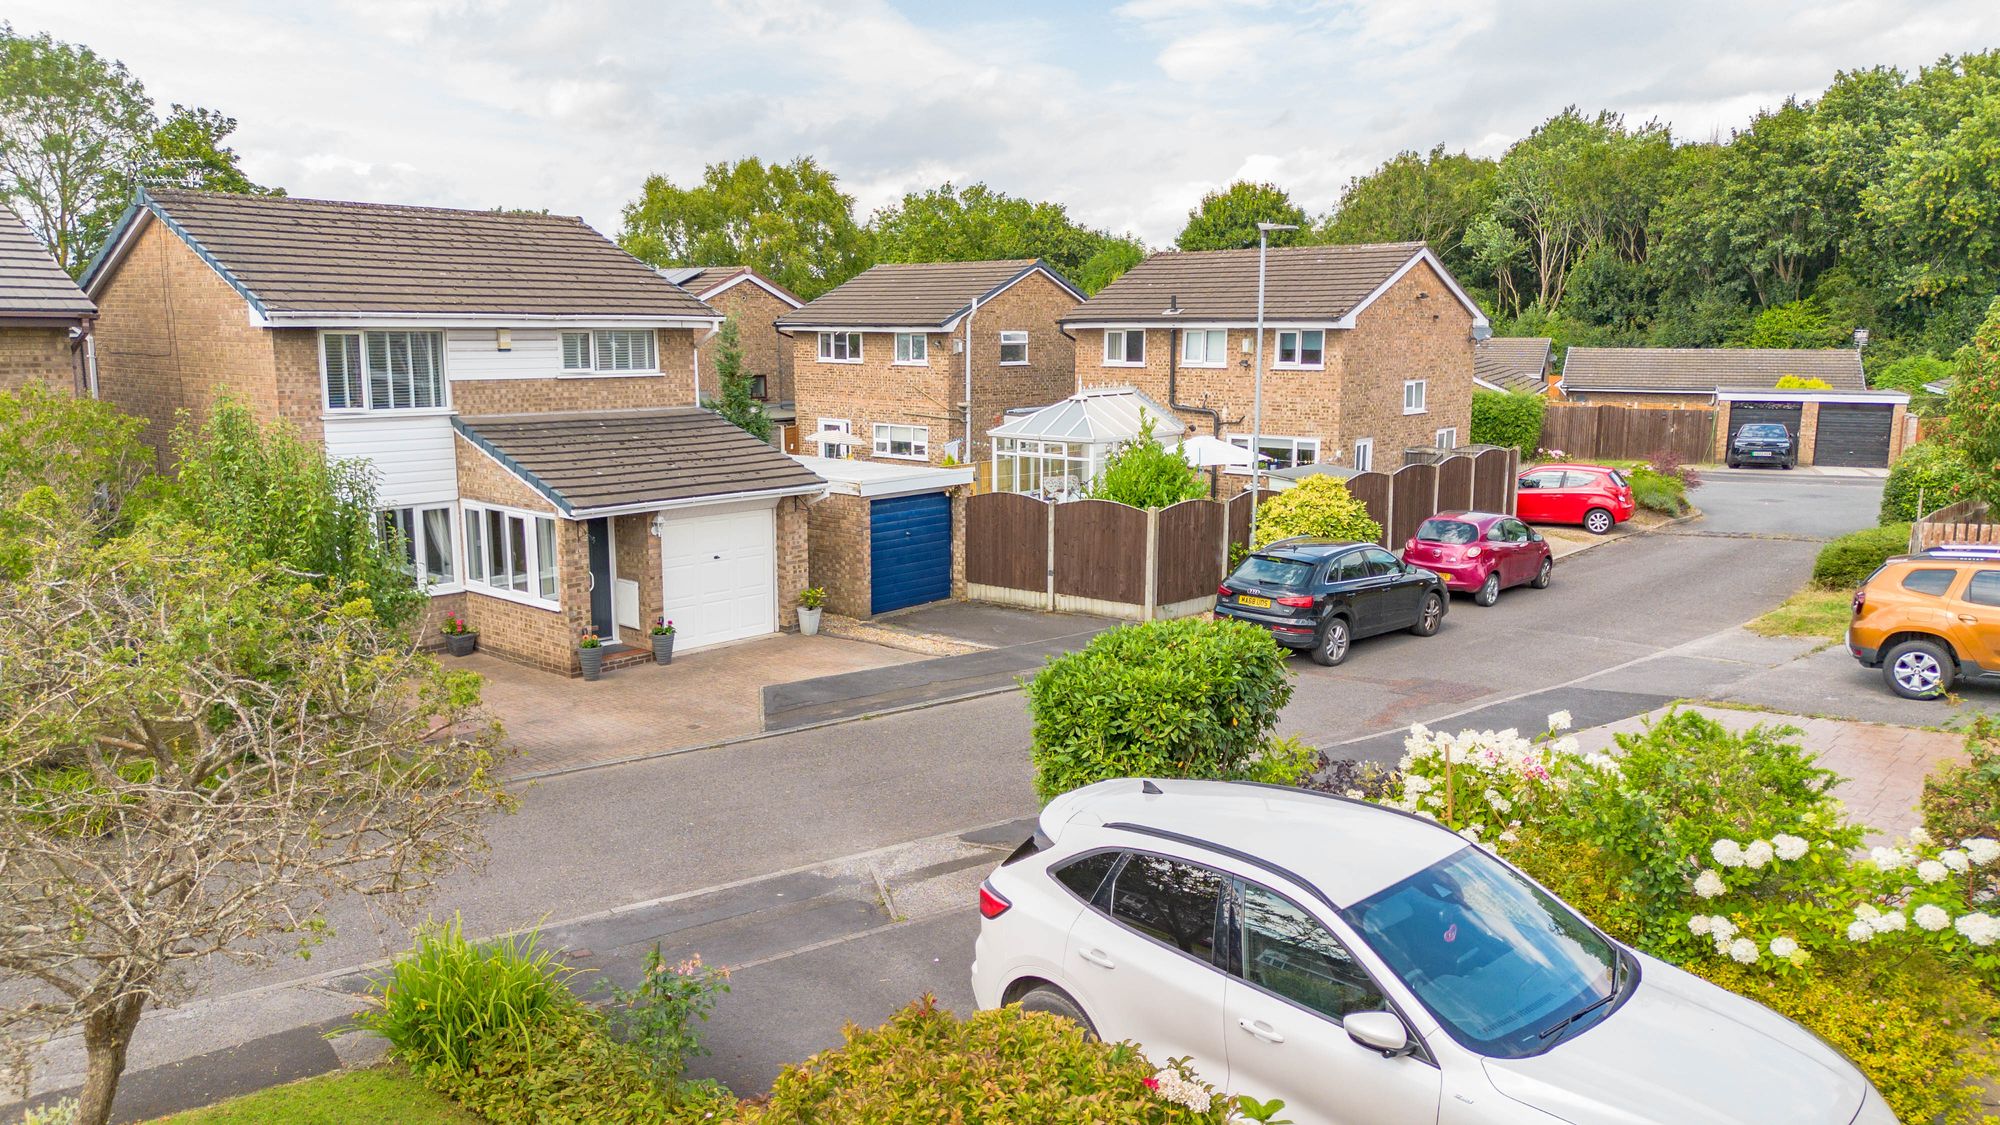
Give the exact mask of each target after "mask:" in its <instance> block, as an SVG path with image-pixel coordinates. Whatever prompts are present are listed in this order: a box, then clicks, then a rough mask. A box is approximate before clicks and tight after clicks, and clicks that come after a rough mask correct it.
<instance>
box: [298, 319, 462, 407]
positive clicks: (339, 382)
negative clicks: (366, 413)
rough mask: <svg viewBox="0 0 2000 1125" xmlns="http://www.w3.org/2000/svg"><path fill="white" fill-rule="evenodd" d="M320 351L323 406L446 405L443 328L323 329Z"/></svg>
mask: <svg viewBox="0 0 2000 1125" xmlns="http://www.w3.org/2000/svg"><path fill="white" fill-rule="evenodd" d="M319 355H320V375H321V381H322V384H323V385H324V387H325V390H326V408H327V409H328V410H434V409H438V408H440V407H444V406H447V405H449V403H448V401H447V399H446V397H445V378H444V333H442V332H324V333H321V334H320V352H319Z"/></svg>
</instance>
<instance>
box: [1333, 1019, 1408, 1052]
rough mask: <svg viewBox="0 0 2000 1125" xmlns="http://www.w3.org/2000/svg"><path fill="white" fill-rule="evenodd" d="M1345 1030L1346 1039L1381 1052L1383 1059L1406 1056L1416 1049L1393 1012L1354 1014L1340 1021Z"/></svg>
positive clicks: (1400, 1020) (1406, 1029)
mask: <svg viewBox="0 0 2000 1125" xmlns="http://www.w3.org/2000/svg"><path fill="white" fill-rule="evenodd" d="M1340 1022H1341V1025H1342V1026H1344V1027H1346V1028H1347V1037H1348V1038H1349V1039H1352V1040H1354V1041H1355V1042H1356V1043H1359V1044H1361V1045H1362V1046H1363V1047H1366V1048H1368V1049H1369V1050H1371V1051H1380V1052H1382V1057H1383V1058H1385V1059H1393V1058H1396V1057H1397V1056H1399V1055H1407V1054H1409V1053H1410V1052H1411V1051H1414V1050H1416V1049H1417V1047H1416V1044H1414V1043H1412V1042H1410V1032H1409V1029H1408V1028H1405V1027H1404V1026H1403V1021H1402V1019H1401V1018H1400V1017H1398V1016H1397V1015H1396V1014H1395V1013H1394V1012H1354V1013H1351V1014H1349V1015H1348V1016H1346V1017H1345V1018H1344V1019H1342V1020H1341V1021H1340Z"/></svg>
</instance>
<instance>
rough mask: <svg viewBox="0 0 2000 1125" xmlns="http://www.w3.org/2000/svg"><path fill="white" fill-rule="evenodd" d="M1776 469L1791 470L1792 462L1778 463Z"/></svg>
mask: <svg viewBox="0 0 2000 1125" xmlns="http://www.w3.org/2000/svg"><path fill="white" fill-rule="evenodd" d="M1778 467H1779V468H1780V469H1790V468H1792V467H1793V462H1790V461H1785V462H1781V463H1780V464H1779V465H1778Z"/></svg>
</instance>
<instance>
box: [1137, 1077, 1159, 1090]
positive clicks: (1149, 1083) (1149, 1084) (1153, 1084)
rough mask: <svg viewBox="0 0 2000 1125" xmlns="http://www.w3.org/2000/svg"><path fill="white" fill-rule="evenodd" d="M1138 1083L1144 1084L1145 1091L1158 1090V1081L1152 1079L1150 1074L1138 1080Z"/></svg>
mask: <svg viewBox="0 0 2000 1125" xmlns="http://www.w3.org/2000/svg"><path fill="white" fill-rule="evenodd" d="M1139 1081H1141V1082H1144V1083H1145V1084H1146V1089H1148V1090H1157V1089H1159V1088H1160V1080H1159V1079H1157V1078H1155V1077H1153V1076H1152V1075H1150V1074H1149V1075H1147V1076H1146V1077H1144V1078H1141V1079H1139Z"/></svg>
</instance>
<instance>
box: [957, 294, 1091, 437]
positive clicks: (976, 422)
mask: <svg viewBox="0 0 2000 1125" xmlns="http://www.w3.org/2000/svg"><path fill="white" fill-rule="evenodd" d="M1076 305H1077V300H1076V297H1075V296H1074V295H1072V294H1071V293H1070V291H1069V290H1067V289H1064V288H1063V287H1062V286H1060V285H1057V284H1056V283H1055V282H1054V281H1051V280H1050V279H1049V278H1048V276H1047V275H1045V274H1040V273H1036V274H1031V275H1029V276H1028V277H1025V278H1022V279H1021V280H1020V281H1019V282H1016V283H1015V284H1014V285H1013V286H1011V287H1009V288H1008V289H1007V290H1006V291H1005V292H1003V293H1001V294H1000V295H999V296H997V297H995V298H993V300H992V302H991V303H989V304H984V305H981V306H979V311H978V312H976V313H974V314H973V318H972V432H973V447H972V458H971V459H972V460H973V461H983V460H985V459H987V458H988V457H989V456H991V454H992V449H993V442H992V439H990V438H988V437H987V436H986V432H987V431H988V430H991V429H993V428H994V427H995V426H998V425H999V424H1000V423H1001V422H1002V421H1003V420H1004V419H1005V416H1006V413H1007V411H1008V410H1010V409H1012V408H1014V407H1018V406H1047V405H1049V404H1050V403H1052V402H1060V401H1061V400H1063V399H1065V398H1068V397H1069V396H1070V395H1072V394H1075V393H1076V341H1074V340H1072V339H1070V338H1069V337H1068V336H1065V335H1063V333H1062V329H1061V328H1059V327H1058V326H1057V323H1056V322H1057V321H1058V320H1059V319H1061V318H1062V316H1063V315H1064V314H1065V313H1067V312H1069V311H1070V310H1071V309H1073V308H1075V307H1076ZM1002 332H1026V333H1027V334H1028V362H1027V364H1026V365H1003V364H1001V362H1000V333H1002ZM962 334H963V332H962V331H961V335H962ZM1100 346H1101V345H1100ZM952 358H953V359H954V360H962V359H963V357H962V356H954V357H952ZM958 378H959V381H958V383H957V384H956V393H955V394H954V395H953V397H952V402H954V403H957V402H962V401H964V398H965V376H964V372H963V369H960V373H959V377H958ZM948 436H949V437H964V436H965V431H964V423H963V422H962V421H955V423H954V425H953V426H952V432H951V433H950V435H948ZM937 444H938V445H939V447H940V448H942V443H941V442H939V443H937ZM940 459H941V458H940ZM960 460H965V458H963V457H961V458H960Z"/></svg>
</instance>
